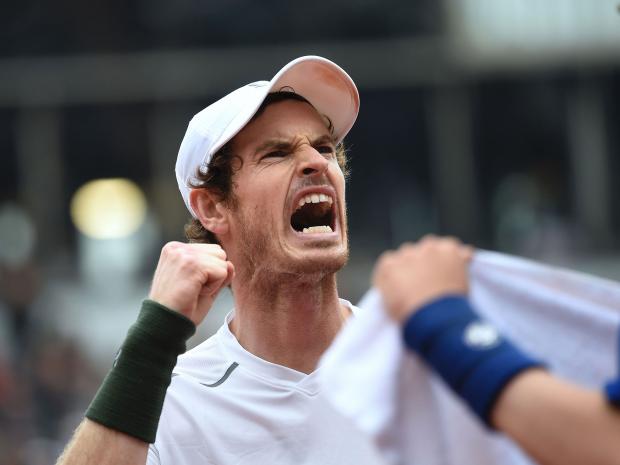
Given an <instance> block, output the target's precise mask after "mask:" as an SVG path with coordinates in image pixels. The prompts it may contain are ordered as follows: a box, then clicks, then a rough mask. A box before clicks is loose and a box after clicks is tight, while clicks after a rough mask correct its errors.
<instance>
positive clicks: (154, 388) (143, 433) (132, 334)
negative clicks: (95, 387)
mask: <svg viewBox="0 0 620 465" xmlns="http://www.w3.org/2000/svg"><path fill="white" fill-rule="evenodd" d="M194 329H195V326H194V324H193V323H192V322H191V321H189V320H188V319H187V318H185V317H183V316H181V315H178V314H176V313H175V312H173V311H171V310H169V309H167V308H165V307H163V306H161V305H160V304H157V303H156V302H153V301H149V300H146V301H145V302H144V303H143V306H142V310H141V311H140V315H139V316H138V320H137V321H136V323H135V324H134V325H133V326H132V327H131V328H130V330H129V332H128V334H127V337H126V338H125V342H124V343H123V346H122V348H121V350H120V351H119V354H118V356H117V357H116V360H115V363H114V366H113V368H112V369H111V370H110V372H109V373H108V375H107V376H106V378H105V380H104V382H103V383H102V385H101V387H100V388H99V391H98V392H97V394H96V395H95V398H94V399H93V401H92V402H91V404H90V407H89V408H88V410H87V412H86V419H85V420H84V421H83V422H82V424H81V425H80V426H79V427H78V429H77V430H76V432H75V434H74V436H73V439H72V440H71V442H70V443H69V445H68V446H67V448H66V450H65V452H64V453H63V455H62V457H61V458H60V459H59V461H58V464H62V465H65V464H71V465H73V464H82V463H83V464H87V463H88V464H95V465H106V464H134V465H135V464H141V465H144V464H145V463H146V456H147V451H148V444H149V443H152V442H154V441H155V438H156V433H157V426H158V423H159V419H160V415H161V412H162V408H163V403H164V399H165V394H166V390H167V387H168V385H169V384H170V380H171V375H172V369H173V367H174V365H175V363H176V360H177V356H178V355H179V354H180V353H182V352H184V351H185V341H186V340H187V339H188V338H189V337H190V336H191V334H192V333H193V332H194Z"/></svg>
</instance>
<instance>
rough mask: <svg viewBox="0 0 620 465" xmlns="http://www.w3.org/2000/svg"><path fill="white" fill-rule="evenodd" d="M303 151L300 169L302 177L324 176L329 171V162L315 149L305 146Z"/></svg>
mask: <svg viewBox="0 0 620 465" xmlns="http://www.w3.org/2000/svg"><path fill="white" fill-rule="evenodd" d="M302 151H303V153H301V154H300V162H299V167H298V172H299V175H300V176H302V177H304V176H314V175H317V174H324V173H325V172H326V171H327V168H328V167H329V161H328V160H327V159H326V158H325V157H324V156H323V155H322V154H321V153H319V152H318V151H317V150H316V149H315V148H314V147H312V146H310V145H304V148H303V149H302Z"/></svg>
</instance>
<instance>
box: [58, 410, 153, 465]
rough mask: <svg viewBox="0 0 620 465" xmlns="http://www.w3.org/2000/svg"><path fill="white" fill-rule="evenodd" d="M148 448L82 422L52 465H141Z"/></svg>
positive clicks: (145, 445) (121, 435) (93, 423)
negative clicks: (54, 464)
mask: <svg viewBox="0 0 620 465" xmlns="http://www.w3.org/2000/svg"><path fill="white" fill-rule="evenodd" d="M148 448H149V445H148V444H147V443H146V442H142V441H140V440H139V439H136V438H134V437H132V436H128V435H126V434H124V433H121V432H119V431H115V430H113V429H110V428H106V427H105V426H102V425H100V424H99V423H95V422H94V421H90V420H89V419H84V421H83V422H82V423H81V424H80V426H78V428H77V430H76V431H75V434H74V435H73V438H72V439H71V441H70V442H69V444H67V447H66V448H65V450H64V452H63V453H62V455H61V456H60V458H59V459H58V461H57V462H56V465H92V464H95V463H96V464H99V465H144V464H145V463H146V457H147V453H148Z"/></svg>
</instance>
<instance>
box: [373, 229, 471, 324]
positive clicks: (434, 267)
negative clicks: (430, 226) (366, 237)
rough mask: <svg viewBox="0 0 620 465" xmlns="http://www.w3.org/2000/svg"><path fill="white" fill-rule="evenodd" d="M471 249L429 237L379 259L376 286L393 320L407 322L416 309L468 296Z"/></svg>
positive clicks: (453, 242)
mask: <svg viewBox="0 0 620 465" xmlns="http://www.w3.org/2000/svg"><path fill="white" fill-rule="evenodd" d="M471 256H472V248H471V247H469V246H465V245H463V244H461V243H460V242H459V241H458V240H456V239H453V238H439V237H435V236H427V237H425V238H423V239H422V240H421V241H419V242H417V243H415V244H412V243H405V244H403V245H402V246H400V248H399V249H398V250H397V251H387V252H385V253H383V254H382V255H381V257H379V260H378V261H377V264H376V266H375V271H374V274H373V284H374V286H375V287H377V288H378V289H379V291H380V292H381V295H382V297H383V301H384V303H385V305H386V307H387V308H386V310H387V311H388V312H389V314H390V316H391V317H392V318H394V319H395V320H397V321H404V320H406V319H407V318H408V317H409V315H411V314H412V313H413V312H414V311H415V310H416V309H418V308H420V307H422V306H423V305H424V304H426V303H429V302H430V301H432V300H434V299H436V298H438V297H441V296H442V295H446V294H462V295H465V294H467V292H468V289H469V279H468V274H467V268H468V264H469V261H470V260H471Z"/></svg>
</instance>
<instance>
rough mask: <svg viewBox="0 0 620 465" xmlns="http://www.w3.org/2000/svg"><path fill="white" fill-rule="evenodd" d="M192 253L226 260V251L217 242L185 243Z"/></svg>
mask: <svg viewBox="0 0 620 465" xmlns="http://www.w3.org/2000/svg"><path fill="white" fill-rule="evenodd" d="M187 245H188V246H189V249H190V250H191V251H192V252H193V253H197V254H200V255H201V256H209V257H217V258H220V259H222V260H226V251H225V250H224V249H223V248H222V246H220V245H219V244H187Z"/></svg>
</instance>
